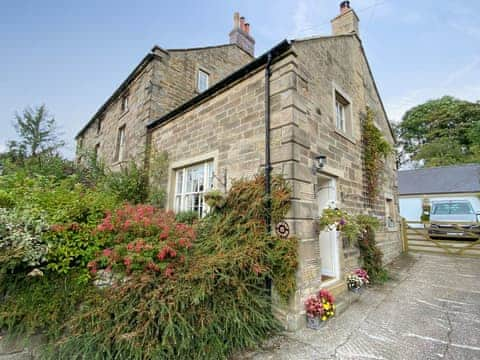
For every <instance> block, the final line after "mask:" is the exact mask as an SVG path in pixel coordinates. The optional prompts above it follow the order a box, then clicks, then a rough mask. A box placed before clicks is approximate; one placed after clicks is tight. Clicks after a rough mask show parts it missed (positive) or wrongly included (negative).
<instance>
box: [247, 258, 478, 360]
mask: <svg viewBox="0 0 480 360" xmlns="http://www.w3.org/2000/svg"><path fill="white" fill-rule="evenodd" d="M392 273H393V274H395V279H394V280H393V281H390V282H389V283H387V284H386V285H384V286H381V287H376V288H372V289H369V290H368V291H366V292H365V293H364V294H363V295H361V297H360V299H359V301H358V302H356V303H354V304H352V305H351V306H350V307H349V308H348V309H347V310H346V311H345V312H344V313H343V314H340V315H339V316H338V317H336V318H334V319H332V320H331V321H330V322H329V323H328V324H327V325H326V326H325V327H324V328H323V329H321V330H319V331H313V330H308V329H305V330H302V331H301V332H298V333H295V334H289V335H287V336H284V337H283V336H282V337H277V338H274V339H272V340H271V341H270V342H269V343H267V344H265V348H263V349H262V350H260V351H257V352H255V353H250V354H248V355H245V356H246V358H249V359H255V360H266V359H275V360H277V359H296V360H297V359H298V360H300V359H408V360H413V359H421V360H425V359H462V360H464V359H480V261H479V260H475V259H465V258H456V257H446V256H431V255H415V256H414V257H412V256H405V257H403V258H401V259H400V260H398V261H397V262H396V263H394V264H393V268H392Z"/></svg>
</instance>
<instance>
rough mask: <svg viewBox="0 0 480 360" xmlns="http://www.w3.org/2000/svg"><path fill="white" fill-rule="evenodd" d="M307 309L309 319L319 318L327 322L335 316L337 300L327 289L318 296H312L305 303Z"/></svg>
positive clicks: (322, 290)
mask: <svg viewBox="0 0 480 360" xmlns="http://www.w3.org/2000/svg"><path fill="white" fill-rule="evenodd" d="M305 309H306V311H307V316H308V317H311V318H313V317H319V318H320V319H321V320H322V321H327V320H328V319H329V318H331V317H333V316H335V298H334V296H333V295H332V293H331V292H330V291H328V290H326V289H321V290H320V291H319V292H318V294H317V295H316V296H311V297H309V298H308V299H307V301H306V302H305Z"/></svg>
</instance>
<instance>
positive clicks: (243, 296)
mask: <svg viewBox="0 0 480 360" xmlns="http://www.w3.org/2000/svg"><path fill="white" fill-rule="evenodd" d="M263 184H264V178H263V177H261V176H259V177H257V178H255V179H254V180H252V181H247V180H242V181H238V182H236V183H235V184H233V186H232V189H231V190H230V191H229V193H228V194H227V195H226V197H225V206H224V207H222V208H221V209H218V210H217V211H216V212H214V213H213V214H211V215H209V216H207V217H206V218H205V219H202V220H201V221H199V222H198V223H197V225H196V227H197V240H196V241H195V242H194V246H193V248H192V251H191V252H189V253H188V254H186V258H187V259H186V261H185V263H184V264H183V265H182V264H179V265H178V267H177V268H176V271H175V273H174V274H172V276H169V277H166V276H165V277H164V276H160V277H159V276H157V275H155V274H154V273H152V272H145V273H141V274H138V275H135V273H133V274H132V277H131V278H130V279H129V280H128V281H126V282H125V283H124V284H123V285H119V286H117V287H113V288H110V289H107V290H106V294H105V296H103V297H92V298H91V299H90V300H89V301H88V302H87V303H85V304H84V305H83V306H82V309H81V311H80V312H79V313H78V314H77V315H76V316H75V317H74V318H73V319H72V320H71V322H69V330H70V332H69V334H67V336H65V337H64V338H62V339H60V341H59V342H58V343H57V344H56V345H55V346H53V347H52V348H51V352H50V353H49V354H48V357H49V358H75V356H78V354H79V353H81V354H82V357H84V358H89V359H90V358H91V359H104V358H115V359H187V358H188V359H224V358H226V357H228V356H229V355H230V354H231V353H232V352H233V351H235V350H238V349H243V348H246V347H253V346H256V345H257V344H258V343H259V342H260V341H261V340H262V339H265V338H267V336H269V335H270V334H271V332H272V331H275V330H277V329H278V324H277V322H276V321H275V319H274V317H273V314H272V312H271V304H270V299H269V296H268V294H267V292H266V291H265V288H264V285H265V281H266V278H267V277H270V278H273V280H274V284H275V289H276V291H277V293H278V294H279V295H280V296H282V297H284V298H287V297H288V296H289V295H291V294H292V293H293V291H294V289H295V271H296V266H297V253H296V251H297V242H296V240H295V239H294V238H290V239H283V240H282V239H278V238H276V237H275V236H272V235H270V234H267V233H266V224H265V221H264V217H265V211H266V210H265V203H264V196H263V186H264V185H263ZM289 196H290V192H289V190H288V188H287V187H286V186H285V183H284V182H283V181H282V180H280V179H274V180H273V184H272V200H273V201H272V204H273V214H274V216H273V220H274V221H279V220H280V219H282V218H283V216H285V214H286V212H287V211H288V202H289ZM107 227H109V226H107ZM167 242H168V240H167Z"/></svg>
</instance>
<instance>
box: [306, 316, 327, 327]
mask: <svg viewBox="0 0 480 360" xmlns="http://www.w3.org/2000/svg"><path fill="white" fill-rule="evenodd" d="M325 323H326V321H322V320H321V319H320V318H319V317H318V316H317V317H310V316H307V328H309V329H313V330H318V329H321V328H322V327H324V326H325Z"/></svg>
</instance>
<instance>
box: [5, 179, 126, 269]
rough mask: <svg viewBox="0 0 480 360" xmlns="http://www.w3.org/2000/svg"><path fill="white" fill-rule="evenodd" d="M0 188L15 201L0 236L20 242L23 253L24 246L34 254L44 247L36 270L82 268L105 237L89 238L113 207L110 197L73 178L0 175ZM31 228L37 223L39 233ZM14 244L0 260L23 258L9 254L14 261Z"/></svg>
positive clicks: (113, 200) (112, 200)
mask: <svg viewBox="0 0 480 360" xmlns="http://www.w3.org/2000/svg"><path fill="white" fill-rule="evenodd" d="M0 186H1V187H2V189H5V191H6V192H7V193H8V194H9V195H10V196H11V197H12V198H14V199H15V209H14V210H13V211H11V212H10V213H9V216H10V218H9V219H10V220H9V221H10V224H16V225H9V230H8V234H9V235H5V236H4V238H5V239H9V237H13V236H14V237H18V239H17V242H16V243H20V244H21V245H19V246H20V247H21V248H22V249H23V250H25V249H29V247H28V246H27V247H25V246H26V245H25V244H31V245H29V246H33V249H37V250H38V249H44V247H46V248H48V253H47V254H46V255H45V254H43V252H42V256H45V257H46V261H42V263H41V266H39V268H40V269H41V270H50V271H54V272H57V273H63V274H65V273H68V272H69V271H71V270H72V269H76V268H77V267H78V266H80V267H81V268H84V267H85V266H86V264H87V263H88V262H89V261H90V260H92V259H93V258H94V257H95V253H96V252H97V251H99V249H100V248H102V247H103V246H105V239H103V238H102V237H99V236H96V235H95V234H93V233H92V230H93V229H94V228H95V227H96V226H97V225H98V224H99V223H100V221H101V220H102V219H103V217H104V214H105V211H108V210H111V209H114V208H115V207H116V206H118V203H117V200H116V199H115V198H114V197H112V196H111V195H108V194H105V193H102V192H98V191H97V190H95V188H86V187H85V186H84V185H82V184H79V183H78V182H77V177H76V176H70V177H68V178H66V179H63V180H57V179H55V178H54V177H45V176H35V177H29V176H27V175H26V174H25V173H24V172H17V173H15V174H11V175H8V176H1V177H0ZM12 216H13V218H12ZM15 217H17V218H15ZM7 220H8V219H5V222H6V223H7ZM32 224H42V231H41V232H40V231H38V230H35V229H36V228H37V227H33V226H32ZM13 229H17V230H16V231H14V230H13ZM40 245H41V246H40ZM19 246H16V247H12V246H10V247H4V248H2V249H1V252H0V256H1V257H7V258H8V257H11V258H12V259H14V258H18V257H20V258H23V255H21V254H22V253H23V252H22V251H20V252H19V251H17V250H15V252H16V253H18V256H16V257H13V255H12V254H11V251H13V249H14V248H15V249H16V248H18V247H19ZM39 246H40V248H39ZM37 265H39V264H37ZM37 265H33V264H32V265H29V267H27V266H24V267H23V270H24V271H30V270H31V269H32V267H35V266H37ZM17 270H18V271H20V269H17ZM84 272H85V271H84ZM20 273H23V272H22V271H20Z"/></svg>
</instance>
